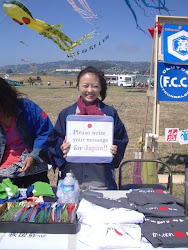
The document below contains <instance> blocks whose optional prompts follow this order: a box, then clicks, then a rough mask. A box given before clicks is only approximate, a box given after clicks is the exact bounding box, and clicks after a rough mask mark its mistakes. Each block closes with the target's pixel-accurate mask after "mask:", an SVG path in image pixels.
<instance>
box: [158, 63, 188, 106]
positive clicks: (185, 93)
mask: <svg viewBox="0 0 188 250" xmlns="http://www.w3.org/2000/svg"><path fill="white" fill-rule="evenodd" d="M157 100H158V101H172V102H188V65H175V64H168V63H162V62H159V63H158V74H157Z"/></svg>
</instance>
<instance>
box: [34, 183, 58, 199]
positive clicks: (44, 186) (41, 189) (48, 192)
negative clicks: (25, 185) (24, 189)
mask: <svg viewBox="0 0 188 250" xmlns="http://www.w3.org/2000/svg"><path fill="white" fill-rule="evenodd" d="M33 186H34V188H33V191H32V192H33V195H34V196H50V197H55V194H54V192H53V190H52V188H51V186H50V184H48V183H46V182H42V181H37V182H35V183H33Z"/></svg>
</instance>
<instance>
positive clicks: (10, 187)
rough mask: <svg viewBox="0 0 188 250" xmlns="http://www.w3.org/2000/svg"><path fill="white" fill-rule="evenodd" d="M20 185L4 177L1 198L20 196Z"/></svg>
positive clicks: (0, 185)
mask: <svg viewBox="0 0 188 250" xmlns="http://www.w3.org/2000/svg"><path fill="white" fill-rule="evenodd" d="M18 194H19V192H18V187H17V186H16V185H14V184H12V182H11V180H10V179H9V178H6V179H3V181H2V183H1V184H0V199H5V198H7V197H8V198H14V197H16V196H18Z"/></svg>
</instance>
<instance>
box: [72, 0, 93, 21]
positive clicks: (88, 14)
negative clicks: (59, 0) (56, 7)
mask: <svg viewBox="0 0 188 250" xmlns="http://www.w3.org/2000/svg"><path fill="white" fill-rule="evenodd" d="M67 2H69V4H70V5H71V6H72V7H73V9H74V10H75V11H76V12H78V13H79V14H80V15H81V17H83V18H84V19H85V20H86V21H87V22H89V21H88V20H90V19H95V20H96V19H97V15H96V14H94V13H93V12H92V10H91V9H90V7H89V5H88V3H87V2H86V0H78V2H79V3H80V5H81V6H82V7H83V9H81V8H79V7H78V6H77V5H76V3H75V1H74V0H67Z"/></svg>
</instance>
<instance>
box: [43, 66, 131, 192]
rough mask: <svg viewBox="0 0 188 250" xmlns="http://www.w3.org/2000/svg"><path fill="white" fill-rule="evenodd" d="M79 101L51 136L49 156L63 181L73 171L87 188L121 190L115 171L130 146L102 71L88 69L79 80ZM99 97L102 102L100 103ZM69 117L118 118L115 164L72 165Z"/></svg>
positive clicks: (61, 117)
mask: <svg viewBox="0 0 188 250" xmlns="http://www.w3.org/2000/svg"><path fill="white" fill-rule="evenodd" d="M77 88H78V91H79V95H80V96H79V99H78V101H77V102H76V103H74V104H73V105H72V106H69V107H67V108H65V109H63V110H62V111H61V112H60V114H59V116H58V119H57V121H56V124H55V126H54V128H53V129H52V131H51V132H50V134H49V137H48V146H49V153H50V158H51V163H52V165H53V167H54V168H59V170H60V171H59V173H60V178H62V179H63V178H64V177H65V175H66V173H67V172H70V171H71V172H72V173H73V174H74V176H75V178H76V179H77V180H78V182H79V185H80V188H81V189H82V190H84V189H90V190H91V189H93V190H96V189H109V190H115V189H117V185H116V182H115V168H118V167H119V164H120V162H121V160H122V159H123V157H124V153H125V149H126V146H127V143H128V135H127V132H126V129H125V126H124V124H123V123H122V121H121V120H120V118H119V116H118V114H117V111H116V110H115V109H114V108H113V107H111V106H108V105H106V104H104V102H103V100H104V99H105V97H106V92H107V83H106V79H105V77H104V73H103V72H102V71H99V70H97V69H96V68H94V67H87V68H85V69H84V70H82V71H81V72H80V73H79V74H78V77H77ZM99 97H100V99H101V100H99ZM68 115H106V116H112V117H113V118H114V135H113V139H114V142H113V145H112V146H111V153H112V155H113V160H112V162H111V163H104V164H102V163H71V162H66V160H65V158H66V156H67V152H68V150H69V148H70V146H71V145H70V143H69V142H67V141H66V118H67V116H68Z"/></svg>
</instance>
